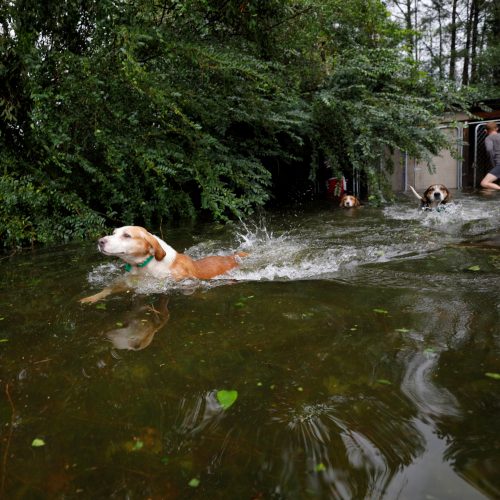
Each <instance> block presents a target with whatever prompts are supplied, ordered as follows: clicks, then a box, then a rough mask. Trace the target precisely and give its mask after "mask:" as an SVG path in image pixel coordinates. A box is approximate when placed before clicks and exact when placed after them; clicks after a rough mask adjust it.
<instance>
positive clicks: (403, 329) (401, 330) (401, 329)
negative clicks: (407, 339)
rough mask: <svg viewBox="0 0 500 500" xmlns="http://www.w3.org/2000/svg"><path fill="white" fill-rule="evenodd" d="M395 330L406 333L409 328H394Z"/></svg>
mask: <svg viewBox="0 0 500 500" xmlns="http://www.w3.org/2000/svg"><path fill="white" fill-rule="evenodd" d="M395 331H396V332H399V333H408V332H409V331H410V330H408V328H396V330H395Z"/></svg>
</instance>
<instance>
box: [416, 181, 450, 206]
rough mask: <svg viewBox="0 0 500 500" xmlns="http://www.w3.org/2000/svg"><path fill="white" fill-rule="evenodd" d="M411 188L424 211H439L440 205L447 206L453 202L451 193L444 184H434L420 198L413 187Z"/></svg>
mask: <svg viewBox="0 0 500 500" xmlns="http://www.w3.org/2000/svg"><path fill="white" fill-rule="evenodd" d="M409 188H410V189H411V190H412V191H413V194H414V195H415V196H416V197H417V198H418V199H419V200H420V204H421V205H420V206H421V208H422V210H433V209H438V208H439V207H440V205H445V204H446V203H448V202H449V201H450V200H451V194H450V191H449V190H448V188H447V187H446V186H445V185H444V184H432V185H431V186H429V187H428V188H427V189H426V190H425V192H424V194H423V195H422V196H420V195H419V194H418V193H417V192H416V191H415V189H413V187H412V186H409ZM443 208H444V207H443Z"/></svg>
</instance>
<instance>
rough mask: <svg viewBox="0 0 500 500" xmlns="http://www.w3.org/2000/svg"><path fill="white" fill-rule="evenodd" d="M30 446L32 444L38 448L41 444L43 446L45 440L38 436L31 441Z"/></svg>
mask: <svg viewBox="0 0 500 500" xmlns="http://www.w3.org/2000/svg"><path fill="white" fill-rule="evenodd" d="M31 446H33V448H40V447H41V446H45V441H44V440H43V439H40V438H35V439H33V441H32V442H31Z"/></svg>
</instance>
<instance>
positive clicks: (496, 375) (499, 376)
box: [485, 372, 500, 380]
mask: <svg viewBox="0 0 500 500" xmlns="http://www.w3.org/2000/svg"><path fill="white" fill-rule="evenodd" d="M485 375H486V376H487V377H489V378H492V379H494V380H500V373H495V372H486V373H485Z"/></svg>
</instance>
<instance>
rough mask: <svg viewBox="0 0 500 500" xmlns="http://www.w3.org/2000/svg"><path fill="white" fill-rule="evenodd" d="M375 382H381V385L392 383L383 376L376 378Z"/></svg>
mask: <svg viewBox="0 0 500 500" xmlns="http://www.w3.org/2000/svg"><path fill="white" fill-rule="evenodd" d="M377 383H378V384H382V385H392V382H391V381H390V380H387V379H385V378H379V379H377Z"/></svg>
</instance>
